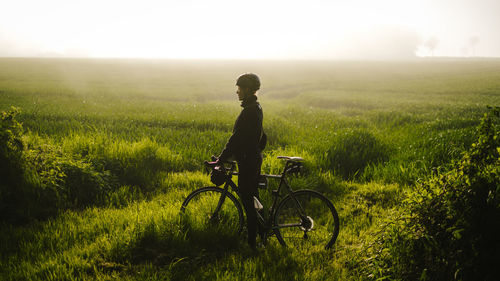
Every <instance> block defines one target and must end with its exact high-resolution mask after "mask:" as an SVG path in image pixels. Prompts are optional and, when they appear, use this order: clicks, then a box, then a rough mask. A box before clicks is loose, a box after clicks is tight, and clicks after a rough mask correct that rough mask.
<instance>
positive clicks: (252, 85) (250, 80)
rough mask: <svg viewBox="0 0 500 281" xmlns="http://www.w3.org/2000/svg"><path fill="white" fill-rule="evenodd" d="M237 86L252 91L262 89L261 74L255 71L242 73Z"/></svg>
mask: <svg viewBox="0 0 500 281" xmlns="http://www.w3.org/2000/svg"><path fill="white" fill-rule="evenodd" d="M236 86H240V87H242V88H248V89H250V90H252V91H257V90H259V89H260V79H259V76H257V75H256V74H253V73H245V74H242V75H240V77H238V79H237V80H236Z"/></svg>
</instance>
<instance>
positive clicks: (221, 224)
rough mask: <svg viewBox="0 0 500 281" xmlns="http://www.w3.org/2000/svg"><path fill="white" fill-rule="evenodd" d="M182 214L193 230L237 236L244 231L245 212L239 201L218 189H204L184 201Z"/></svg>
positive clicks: (196, 191)
mask: <svg viewBox="0 0 500 281" xmlns="http://www.w3.org/2000/svg"><path fill="white" fill-rule="evenodd" d="M181 213H183V214H184V215H185V216H184V218H187V219H188V220H189V222H190V224H191V227H192V228H195V229H198V230H201V231H204V232H207V231H210V232H217V233H221V232H222V233H224V234H226V235H233V234H234V235H237V234H239V233H240V232H241V231H242V229H243V210H242V208H241V205H240V203H239V202H238V200H237V199H236V198H235V197H234V196H233V195H232V194H231V193H229V192H227V191H225V190H224V189H221V188H218V187H203V188H200V189H197V190H195V191H193V192H192V193H191V194H189V195H188V197H187V198H186V199H185V200H184V202H183V203H182V206H181Z"/></svg>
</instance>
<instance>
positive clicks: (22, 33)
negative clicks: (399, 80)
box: [0, 0, 500, 60]
mask: <svg viewBox="0 0 500 281" xmlns="http://www.w3.org/2000/svg"><path fill="white" fill-rule="evenodd" d="M499 11H500V2H499V1H496V0H404V1H397V0H380V1H369V0H355V1H324V0H312V1H297V0H292V1H284V0H278V1H263V0H257V1H251V3H250V2H248V1H229V0H215V1H201V0H192V1H155V0H147V1H142V2H140V3H139V2H136V1H115V0H113V1H104V2H103V1H96V0H91V1H74V0H72V1H62V0H48V1H34V0H19V1H7V2H6V3H3V4H2V8H1V9H0V56H28V57H32V56H45V57H54V56H55V57H140V58H208V59H216V58H219V59H220V58H224V59H379V60H380V59H383V60H387V59H393V60H394V59H411V58H414V57H415V56H454V57H457V56H459V57H498V56H500V33H499V32H498V30H497V29H498V28H497V27H498V26H500V16H499Z"/></svg>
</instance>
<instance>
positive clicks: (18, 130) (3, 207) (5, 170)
mask: <svg viewBox="0 0 500 281" xmlns="http://www.w3.org/2000/svg"><path fill="white" fill-rule="evenodd" d="M19 112H20V110H19V109H18V108H15V107H12V108H11V109H10V110H9V111H5V112H2V113H1V114H0V179H1V180H0V220H7V219H8V218H10V217H13V216H15V214H16V210H15V209H16V207H15V206H16V204H17V202H20V201H22V200H23V196H22V193H23V191H24V190H23V188H24V185H25V184H24V174H25V172H24V170H25V169H24V165H23V159H22V154H23V149H24V144H23V141H22V139H21V138H22V125H21V123H19V122H18V121H16V116H17V115H18V114H19Z"/></svg>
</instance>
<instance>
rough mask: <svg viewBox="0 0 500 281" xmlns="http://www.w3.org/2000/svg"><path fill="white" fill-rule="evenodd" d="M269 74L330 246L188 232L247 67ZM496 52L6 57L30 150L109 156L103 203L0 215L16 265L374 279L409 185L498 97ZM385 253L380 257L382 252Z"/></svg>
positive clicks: (7, 100) (113, 275) (22, 275)
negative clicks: (337, 224)
mask: <svg viewBox="0 0 500 281" xmlns="http://www.w3.org/2000/svg"><path fill="white" fill-rule="evenodd" d="M247 71H252V72H256V73H258V74H259V75H260V76H261V77H262V83H263V89H262V90H261V93H260V97H259V99H260V101H261V104H262V105H263V108H264V114H265V121H264V128H265V130H266V132H267V134H268V136H269V144H268V147H267V149H266V152H265V160H264V164H263V171H264V172H270V173H278V172H279V170H280V169H281V168H282V163H281V162H280V161H279V160H277V159H276V156H278V155H295V156H302V157H304V158H305V159H306V160H307V162H306V169H305V171H304V174H303V175H302V176H301V177H298V178H296V179H294V180H293V186H294V188H296V189H300V188H310V189H315V190H318V191H320V192H322V193H324V194H325V195H327V196H328V197H329V198H330V199H331V200H332V201H333V203H334V204H335V206H336V208H337V210H338V212H339V215H340V217H341V232H340V235H339V238H338V240H337V243H336V245H335V249H334V250H332V251H325V250H322V249H283V248H282V247H281V246H279V245H278V243H277V241H276V240H275V239H272V240H271V244H270V245H269V246H268V247H267V248H266V249H265V250H264V251H263V252H261V253H260V254H259V255H253V254H252V253H250V252H249V251H248V249H247V248H246V246H245V245H244V243H243V242H242V240H243V239H239V238H238V237H229V238H228V237H225V238H224V239H222V238H221V237H219V239H218V240H217V238H215V240H212V239H211V238H210V239H209V238H207V237H210V235H209V233H204V232H196V231H190V232H189V233H190V234H189V235H187V234H186V233H188V232H186V229H185V228H183V225H182V224H181V223H180V222H179V216H178V209H179V206H180V203H181V202H182V199H183V198H184V197H185V196H186V195H187V194H188V193H189V192H190V191H191V190H193V189H195V188H197V187H200V186H204V185H209V181H208V177H207V176H206V175H204V174H203V173H202V166H201V163H202V161H203V160H206V159H207V158H208V157H209V156H210V155H212V154H217V153H219V152H220V151H221V149H222V147H223V145H224V143H225V141H226V140H227V138H228V136H229V135H230V131H231V128H232V124H233V122H234V119H235V117H236V115H237V114H238V112H239V110H240V109H239V106H238V103H237V102H236V95H235V93H234V90H235V89H234V86H233V85H234V79H235V77H237V75H238V74H240V73H243V72H247ZM499 78H500V61H498V60H441V61H439V60H436V61H427V60H423V61H414V62H393V63H389V62H248V61H242V62H232V61H201V62H200V61H150V60H76V59H75V60H67V59H0V110H2V111H3V110H7V109H8V108H10V106H17V107H20V108H21V110H22V113H21V115H20V116H19V119H20V120H21V121H22V123H23V126H24V128H25V136H24V140H25V142H26V143H28V144H29V147H28V149H31V150H33V151H40V149H42V148H43V149H47V147H49V149H50V150H56V151H57V153H60V154H61V155H66V156H67V155H69V156H68V157H72V158H74V159H78V160H79V161H85V162H86V163H90V164H91V165H94V166H95V167H97V168H96V169H104V170H107V171H110V172H111V173H112V174H113V175H114V176H115V178H116V181H117V183H116V184H117V186H118V188H117V189H116V190H114V191H113V192H112V193H111V194H110V195H109V198H110V199H109V200H108V201H107V203H106V204H104V205H103V204H99V205H94V206H92V204H91V205H90V206H89V207H87V208H83V209H78V210H61V211H60V213H59V214H58V215H56V216H51V217H50V218H48V219H45V220H41V221H34V222H31V223H29V224H25V225H21V226H19V225H17V226H16V225H13V224H3V225H2V226H1V232H0V250H1V253H2V256H1V260H0V262H1V264H0V274H1V276H2V277H3V278H2V279H6V280H36V279H39V280H72V279H113V280H116V279H123V280H127V279H131V280H134V279H137V280H145V279H146V280H186V279H187V280H213V279H219V280H234V279H237V280H240V279H241V280H243V279H244V280H248V279H269V280H294V279H295V280H325V279H329V280H345V279H353V280H354V279H355V280H358V279H370V276H368V275H367V274H366V273H365V272H366V271H365V270H364V268H366V267H367V266H370V263H369V262H366V258H367V257H366V256H365V253H363V251H362V249H364V247H367V245H369V244H370V243H372V242H371V241H372V240H373V239H372V237H373V235H374V234H376V233H377V232H378V231H379V230H380V225H381V224H383V223H384V221H385V220H386V219H387V218H390V217H391V215H392V212H393V210H395V209H397V208H398V205H399V202H400V201H401V198H402V197H404V191H405V190H406V189H410V188H412V186H413V185H414V183H415V182H416V181H418V180H422V179H425V178H427V177H428V176H429V175H431V174H432V173H433V171H435V169H436V168H437V167H438V166H440V165H446V164H447V163H449V162H450V161H451V159H456V158H458V157H459V156H460V154H461V153H462V152H463V151H464V150H465V149H466V148H467V147H468V146H469V145H470V143H471V142H472V140H473V131H474V127H475V126H476V125H477V124H478V122H479V118H480V117H481V116H482V114H483V113H484V112H485V111H486V106H487V105H499V103H500V94H499V90H500V79H499ZM372 266H375V265H372Z"/></svg>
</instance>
